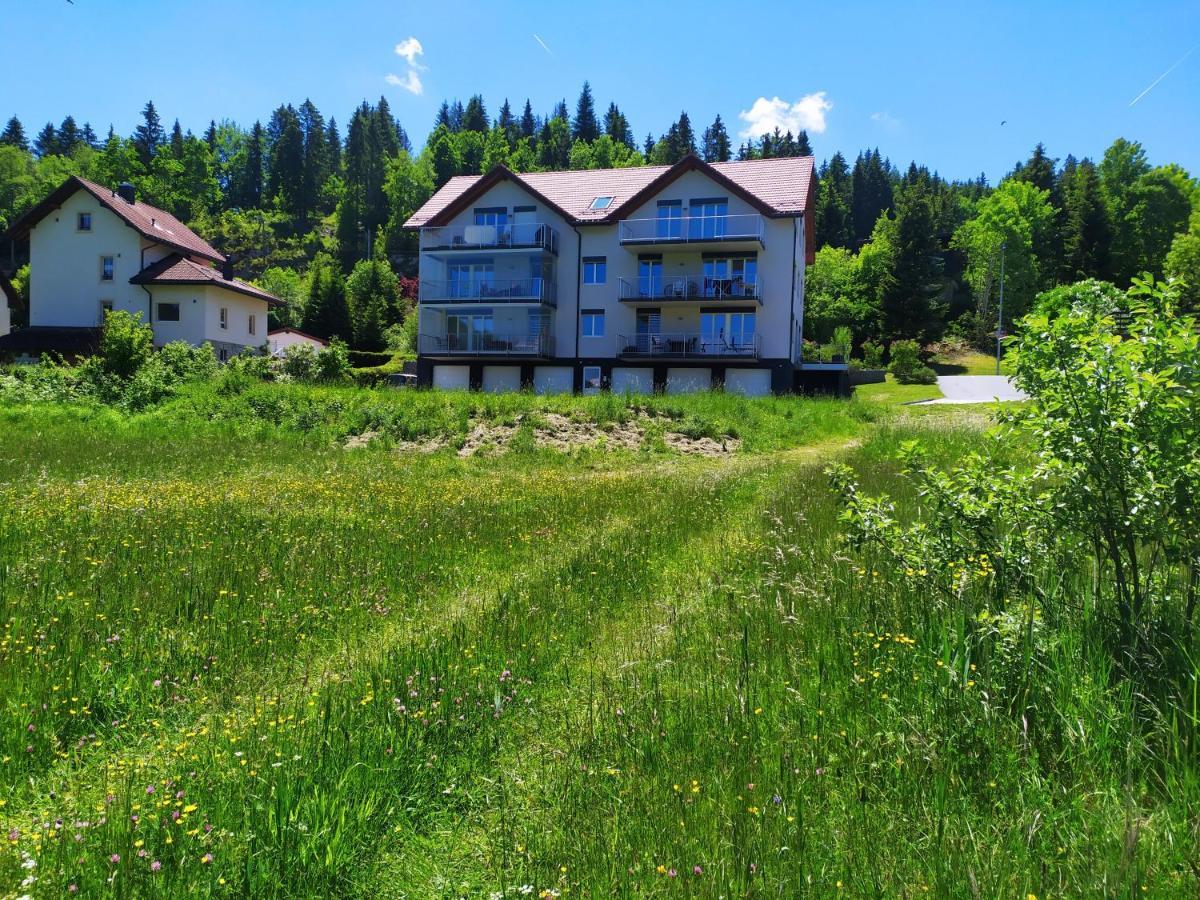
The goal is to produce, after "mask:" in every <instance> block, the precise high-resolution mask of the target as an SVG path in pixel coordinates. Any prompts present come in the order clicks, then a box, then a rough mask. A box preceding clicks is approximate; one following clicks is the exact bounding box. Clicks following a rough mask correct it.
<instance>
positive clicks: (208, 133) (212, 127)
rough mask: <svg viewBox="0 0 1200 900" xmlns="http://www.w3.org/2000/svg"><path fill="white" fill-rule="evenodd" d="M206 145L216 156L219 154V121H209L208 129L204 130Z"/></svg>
mask: <svg viewBox="0 0 1200 900" xmlns="http://www.w3.org/2000/svg"><path fill="white" fill-rule="evenodd" d="M204 143H206V144H208V149H209V150H211V151H212V152H213V154H214V155H215V154H216V152H217V120H216V119H209V120H208V128H206V129H204Z"/></svg>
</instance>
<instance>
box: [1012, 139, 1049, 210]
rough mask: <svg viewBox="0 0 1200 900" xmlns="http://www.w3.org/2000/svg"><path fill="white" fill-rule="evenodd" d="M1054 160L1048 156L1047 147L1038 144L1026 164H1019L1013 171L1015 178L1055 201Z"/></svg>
mask: <svg viewBox="0 0 1200 900" xmlns="http://www.w3.org/2000/svg"><path fill="white" fill-rule="evenodd" d="M1054 162H1055V161H1054V160H1053V159H1051V158H1050V157H1049V156H1048V155H1047V154H1046V145H1045V144H1043V143H1041V142H1040V141H1039V142H1038V145H1037V146H1036V147H1034V148H1033V153H1032V154H1031V155H1030V157H1029V161H1028V162H1026V163H1018V164H1017V165H1016V167H1015V168H1014V169H1013V176H1012V177H1013V178H1015V179H1017V180H1018V181H1024V182H1026V183H1028V184H1032V185H1033V186H1034V187H1035V188H1038V189H1039V190H1042V191H1046V193H1047V194H1048V195H1049V196H1050V197H1051V199H1053V196H1054V194H1055V189H1056V179H1055V177H1054Z"/></svg>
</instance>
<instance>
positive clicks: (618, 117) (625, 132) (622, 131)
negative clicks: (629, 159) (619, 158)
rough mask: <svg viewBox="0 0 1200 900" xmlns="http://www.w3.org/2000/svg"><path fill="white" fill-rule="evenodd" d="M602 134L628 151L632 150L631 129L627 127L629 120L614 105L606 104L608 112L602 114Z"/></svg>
mask: <svg viewBox="0 0 1200 900" xmlns="http://www.w3.org/2000/svg"><path fill="white" fill-rule="evenodd" d="M604 133H605V134H607V135H608V136H609V137H610V138H612V139H613V140H614V141H616V142H618V143H621V144H624V145H625V146H626V147H628V148H629V149H631V150H632V149H633V148H634V139H633V129H632V128H630V127H629V120H628V119H626V118H625V114H624V113H622V112H621V110H620V109H618V108H617V104H615V103H610V104H608V112H606V113H605V114H604Z"/></svg>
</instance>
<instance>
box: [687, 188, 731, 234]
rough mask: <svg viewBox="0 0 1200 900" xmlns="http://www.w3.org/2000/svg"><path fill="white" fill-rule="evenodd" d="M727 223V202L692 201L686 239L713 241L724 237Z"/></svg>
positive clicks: (721, 200) (719, 200)
mask: <svg viewBox="0 0 1200 900" xmlns="http://www.w3.org/2000/svg"><path fill="white" fill-rule="evenodd" d="M728 221H729V201H727V200H725V199H724V198H722V199H718V200H693V201H692V205H691V218H690V221H689V223H688V237H689V238H691V239H692V240H696V239H698V238H699V239H713V238H722V237H725V226H726V224H727V223H728Z"/></svg>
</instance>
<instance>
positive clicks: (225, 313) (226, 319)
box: [220, 306, 229, 331]
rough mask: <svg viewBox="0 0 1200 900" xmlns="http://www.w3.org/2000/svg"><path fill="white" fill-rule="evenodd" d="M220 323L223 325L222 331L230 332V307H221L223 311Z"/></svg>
mask: <svg viewBox="0 0 1200 900" xmlns="http://www.w3.org/2000/svg"><path fill="white" fill-rule="evenodd" d="M220 323H221V330H222V331H228V330H229V308H228V307H225V306H222V307H221V311H220Z"/></svg>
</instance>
